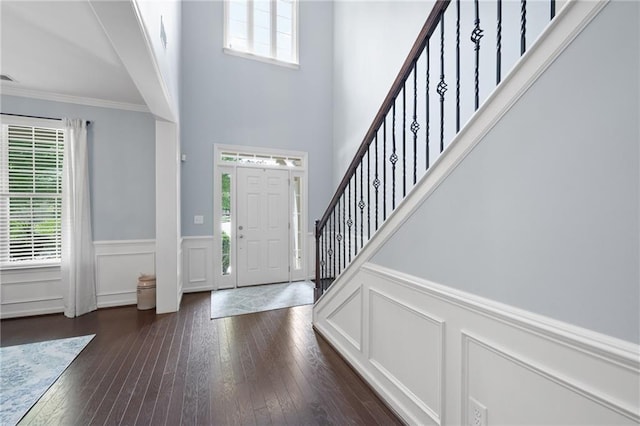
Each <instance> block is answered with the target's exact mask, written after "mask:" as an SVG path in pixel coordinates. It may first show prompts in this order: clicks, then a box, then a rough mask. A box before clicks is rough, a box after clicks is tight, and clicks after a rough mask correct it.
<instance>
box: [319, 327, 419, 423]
mask: <svg viewBox="0 0 640 426" xmlns="http://www.w3.org/2000/svg"><path fill="white" fill-rule="evenodd" d="M311 327H312V328H313V331H314V332H315V333H316V334H317V335H318V336H320V338H321V339H322V340H324V341H325V342H326V343H327V345H329V346H330V347H331V349H333V350H334V351H335V353H336V354H337V355H338V356H339V357H340V359H342V360H343V361H344V362H345V364H347V365H348V366H349V368H350V369H351V370H352V371H353V372H354V373H355V375H356V376H358V378H359V379H360V380H362V381H363V382H364V383H365V384H366V385H367V387H368V388H369V389H371V391H372V392H373V393H374V395H375V396H376V398H378V399H379V400H380V402H381V403H382V404H383V405H384V406H385V407H387V409H389V411H391V412H392V413H393V414H394V415H395V416H396V417H397V418H398V420H400V421H401V422H402V423H403V424H405V425H408V424H409V423H407V422H405V421H404V420H403V418H402V416H400V414H399V413H398V411H397V410H396V409H395V408H394V407H393V406H392V405H390V404H389V403H388V402H387V401H386V400H385V399H384V398H383V397H382V395H381V394H380V392H378V390H377V389H376V388H374V387H373V386H371V385H370V383H371V380H370V379H368V378H366V377H365V376H363V375H362V374H361V373H360V370H358V369H357V368H356V367H355V366H354V364H353V363H352V362H351V360H350V359H349V358H346V357H345V356H344V355H343V352H342V351H340V350H339V348H338V347H337V346H336V345H335V344H334V342H333V341H332V340H331V339H329V338H328V334H326V333H325V332H324V331H322V329H321V328H319V327H317V326H316V324H312V325H311ZM413 424H417V423H413Z"/></svg>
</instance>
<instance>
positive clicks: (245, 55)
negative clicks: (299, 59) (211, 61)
mask: <svg viewBox="0 0 640 426" xmlns="http://www.w3.org/2000/svg"><path fill="white" fill-rule="evenodd" d="M222 51H223V52H224V53H226V54H227V55H231V56H239V57H241V58H245V59H253V60H254V61H258V62H265V63H267V64H273V65H278V66H280V67H284V68H291V69H295V70H297V69H300V64H298V63H294V62H284V61H280V60H278V59H273V58H267V57H266V56H259V55H254V54H253V53H249V52H241V51H239V50H233V49H229V48H228V47H223V48H222Z"/></svg>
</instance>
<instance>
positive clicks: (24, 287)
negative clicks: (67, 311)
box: [0, 266, 64, 318]
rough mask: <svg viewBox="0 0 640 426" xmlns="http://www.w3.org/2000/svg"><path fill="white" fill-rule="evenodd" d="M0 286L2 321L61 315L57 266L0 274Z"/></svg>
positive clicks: (62, 305) (60, 289)
mask: <svg viewBox="0 0 640 426" xmlns="http://www.w3.org/2000/svg"><path fill="white" fill-rule="evenodd" d="M0 283H2V284H1V286H0V289H1V295H0V316H1V317H2V318H15V317H24V316H29V315H44V314H53V313H57V312H63V311H64V302H63V300H62V295H63V292H62V283H61V281H60V267H59V266H53V267H44V268H29V269H8V270H3V271H0Z"/></svg>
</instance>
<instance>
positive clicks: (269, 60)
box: [222, 0, 300, 69]
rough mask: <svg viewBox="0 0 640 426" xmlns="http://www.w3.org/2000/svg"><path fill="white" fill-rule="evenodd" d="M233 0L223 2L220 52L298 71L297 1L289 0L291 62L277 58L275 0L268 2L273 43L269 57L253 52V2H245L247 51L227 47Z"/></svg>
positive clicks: (250, 0)
mask: <svg viewBox="0 0 640 426" xmlns="http://www.w3.org/2000/svg"><path fill="white" fill-rule="evenodd" d="M232 1H233V0H224V2H223V3H224V6H223V8H224V14H223V15H224V22H223V46H222V51H223V52H224V53H226V54H229V55H232V56H239V57H242V58H247V59H253V60H256V61H259V62H266V63H269V64H274V65H279V66H282V67H286V68H293V69H298V68H300V56H299V38H298V34H299V33H298V7H299V0H291V1H292V3H293V8H292V13H291V19H292V23H291V29H292V34H291V39H292V49H291V51H292V61H291V62H289V61H284V60H282V59H278V58H277V35H276V33H277V25H276V21H277V12H276V13H275V14H274V13H273V11H274V10H277V9H275V8H276V3H277V0H269V2H270V4H271V9H270V11H271V13H270V17H271V39H272V40H273V41H274V43H276V44H273V45H272V46H271V56H263V55H259V54H257V53H254V51H253V28H252V24H253V0H246V1H247V43H248V50H238V49H234V48H232V47H229V42H230V41H229V8H230V7H229V3H230V2H232ZM274 54H275V56H273V55H274Z"/></svg>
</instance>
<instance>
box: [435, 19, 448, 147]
mask: <svg viewBox="0 0 640 426" xmlns="http://www.w3.org/2000/svg"><path fill="white" fill-rule="evenodd" d="M436 91H437V92H438V95H440V152H442V151H444V94H445V93H446V92H447V83H445V81H444V13H441V14H440V82H439V83H438V87H437V88H436Z"/></svg>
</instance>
